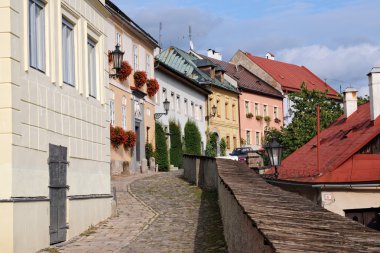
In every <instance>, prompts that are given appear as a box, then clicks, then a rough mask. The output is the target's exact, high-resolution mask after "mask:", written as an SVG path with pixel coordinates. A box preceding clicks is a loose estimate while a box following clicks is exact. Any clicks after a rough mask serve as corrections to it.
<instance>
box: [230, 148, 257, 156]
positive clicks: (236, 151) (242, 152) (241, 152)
mask: <svg viewBox="0 0 380 253" xmlns="http://www.w3.org/2000/svg"><path fill="white" fill-rule="evenodd" d="M251 151H253V149H252V148H235V149H234V150H233V151H232V153H231V155H246V154H248V152H251Z"/></svg>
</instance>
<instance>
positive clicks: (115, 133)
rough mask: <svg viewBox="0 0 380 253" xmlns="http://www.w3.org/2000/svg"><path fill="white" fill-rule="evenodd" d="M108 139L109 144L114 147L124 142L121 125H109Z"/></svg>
mask: <svg viewBox="0 0 380 253" xmlns="http://www.w3.org/2000/svg"><path fill="white" fill-rule="evenodd" d="M110 139H111V145H112V147H113V148H114V149H117V148H118V147H119V146H120V145H121V144H123V143H124V142H125V132H124V130H123V129H122V128H121V127H113V126H110Z"/></svg>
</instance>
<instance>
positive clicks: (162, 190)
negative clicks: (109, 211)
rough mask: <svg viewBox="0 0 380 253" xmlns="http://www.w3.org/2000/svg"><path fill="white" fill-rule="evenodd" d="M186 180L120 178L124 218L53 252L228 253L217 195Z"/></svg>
mask: <svg viewBox="0 0 380 253" xmlns="http://www.w3.org/2000/svg"><path fill="white" fill-rule="evenodd" d="M181 175H182V171H178V172H170V173H158V174H153V175H149V174H148V175H138V176H130V177H119V178H117V179H116V180H114V181H113V185H114V186H115V187H116V189H117V201H118V215H117V216H116V217H112V218H110V219H108V220H106V221H104V222H102V223H100V224H98V225H97V226H95V227H93V228H90V229H89V230H88V231H86V232H84V233H82V235H81V236H78V237H76V238H74V239H73V240H71V241H69V242H67V243H64V244H61V245H59V246H57V247H55V248H50V249H49V251H47V252H60V253H66V252H67V253H68V252H75V253H84V252H127V253H129V252H130V253H149V252H154V253H156V252H157V253H159V252H227V250H226V246H225V242H224V238H223V228H222V223H221V219H220V214H219V209H218V205H217V196H216V193H211V192H202V191H201V190H200V189H199V188H197V187H195V186H192V185H189V184H188V183H187V182H186V181H184V180H183V179H182V178H181ZM54 250H55V251H54Z"/></svg>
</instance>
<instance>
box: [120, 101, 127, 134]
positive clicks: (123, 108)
mask: <svg viewBox="0 0 380 253" xmlns="http://www.w3.org/2000/svg"><path fill="white" fill-rule="evenodd" d="M121 117H122V119H121V121H122V122H121V125H122V127H123V129H124V130H126V129H127V99H126V97H125V96H123V98H122V101H121Z"/></svg>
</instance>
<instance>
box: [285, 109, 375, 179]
mask: <svg viewBox="0 0 380 253" xmlns="http://www.w3.org/2000/svg"><path fill="white" fill-rule="evenodd" d="M375 122H376V124H374V123H373V122H372V121H371V116H370V103H366V104H364V105H361V106H359V107H358V110H357V111H356V112H354V113H353V114H352V115H351V116H350V117H348V118H347V119H346V118H345V116H344V115H342V116H341V117H340V118H339V119H337V120H336V121H335V122H334V123H333V124H332V125H331V126H330V127H328V128H326V129H325V130H323V131H322V132H321V135H320V140H321V141H320V143H321V148H320V152H321V153H320V168H321V171H320V174H319V175H318V172H317V148H316V145H317V137H316V136H315V137H314V138H313V139H311V140H310V141H309V142H308V143H306V144H305V145H304V146H302V147H301V148H299V149H297V150H296V151H295V152H293V153H292V154H291V155H289V156H288V157H287V158H286V159H285V160H284V161H283V162H282V164H281V166H280V167H279V179H282V180H290V181H298V182H314V183H315V182H318V183H348V182H370V181H372V182H373V181H380V155H378V154H357V152H358V151H359V150H360V149H361V148H362V147H364V146H365V145H366V144H368V143H369V142H370V141H371V140H373V139H374V138H375V137H376V136H377V135H379V134H380V124H379V123H377V121H375Z"/></svg>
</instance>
